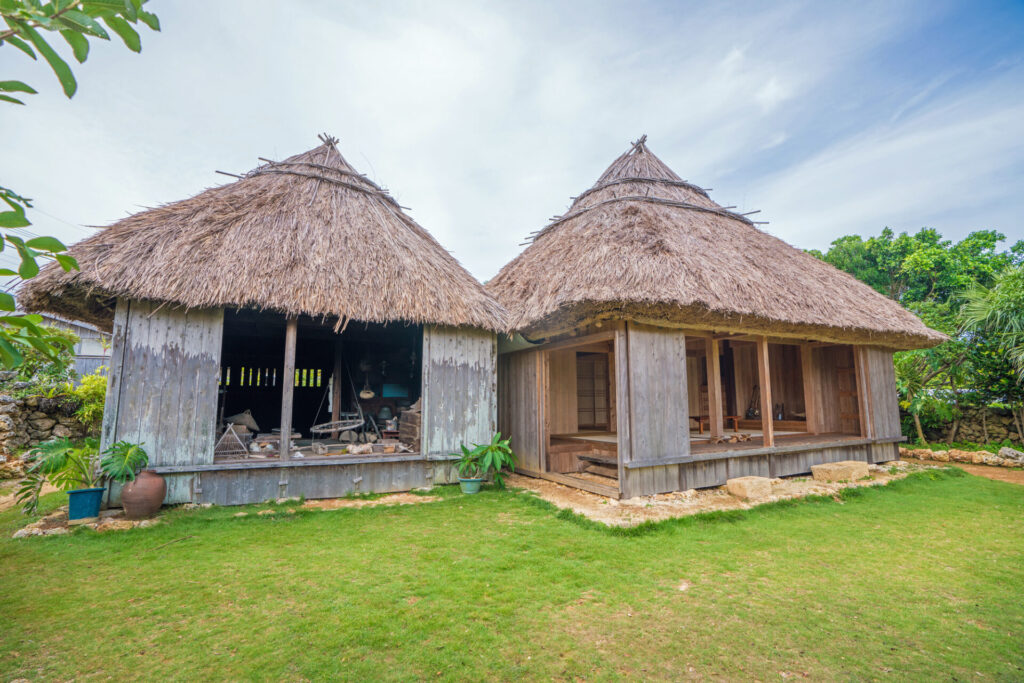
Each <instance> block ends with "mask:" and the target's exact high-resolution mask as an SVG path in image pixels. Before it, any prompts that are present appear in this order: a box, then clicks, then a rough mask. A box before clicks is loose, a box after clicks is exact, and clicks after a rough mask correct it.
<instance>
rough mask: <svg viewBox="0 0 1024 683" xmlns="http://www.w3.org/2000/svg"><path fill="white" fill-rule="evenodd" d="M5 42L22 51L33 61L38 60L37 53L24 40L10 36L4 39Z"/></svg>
mask: <svg viewBox="0 0 1024 683" xmlns="http://www.w3.org/2000/svg"><path fill="white" fill-rule="evenodd" d="M4 42H5V43H10V44H11V45H13V46H14V47H16V48H18V49H19V50H21V51H22V52H24V53H25V54H27V55H28V56H29V57H31V58H32V59H35V58H36V53H35V51H34V50H33V49H32V48H31V46H29V44H28V43H26V42H25V41H24V40H22V39H21V38H19V37H18V36H8V37H7V38H5V39H4Z"/></svg>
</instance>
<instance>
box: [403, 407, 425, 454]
mask: <svg viewBox="0 0 1024 683" xmlns="http://www.w3.org/2000/svg"><path fill="white" fill-rule="evenodd" d="M422 419H423V418H422V415H421V412H420V402H419V401H416V402H415V403H413V404H412V405H411V406H409V407H408V408H406V409H405V410H403V411H402V413H401V415H399V417H398V440H399V441H401V442H402V443H403V444H405V445H406V446H409V447H410V448H411V449H412V451H413V453H419V451H420V434H421V433H422V431H421V429H420V426H421V424H422Z"/></svg>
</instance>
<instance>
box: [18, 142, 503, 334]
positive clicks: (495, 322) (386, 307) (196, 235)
mask: <svg viewBox="0 0 1024 683" xmlns="http://www.w3.org/2000/svg"><path fill="white" fill-rule="evenodd" d="M321 140H323V141H324V143H323V144H322V145H320V146H318V147H316V148H314V149H311V150H310V151H308V152H305V153H303V154H298V155H296V156H293V157H290V158H288V159H286V160H284V161H282V162H269V161H268V162H266V163H264V164H263V165H261V166H259V167H257V168H255V169H254V170H252V171H250V172H249V173H247V174H245V175H244V176H240V177H239V180H237V181H235V182H231V183H228V184H226V185H222V186H220V187H214V188H211V189H208V190H206V191H205V192H202V193H200V194H198V195H196V196H195V197H192V198H190V199H184V200H181V201H177V202H173V203H171V204H166V205H164V206H160V207H157V208H154V209H149V210H147V211H143V212H141V213H137V214H135V215H133V216H129V217H128V218H125V219H123V220H120V221H118V222H117V223H114V224H113V225H111V226H109V227H107V228H105V229H103V230H101V231H100V232H98V233H97V234H95V235H93V236H91V237H89V238H87V239H85V240H82V241H81V242H79V243H77V244H75V245H74V246H72V247H71V250H70V253H71V255H72V256H74V257H75V258H77V259H78V263H79V265H80V266H81V270H80V271H77V272H71V273H64V272H62V271H61V270H60V269H59V268H58V267H56V264H50V265H49V266H48V267H47V268H45V269H43V272H42V273H40V274H39V275H38V276H37V277H36V278H34V279H33V280H30V281H29V282H27V283H25V285H24V286H23V287H22V288H21V291H20V292H19V295H18V298H19V300H20V302H21V304H22V306H24V308H26V309H27V310H30V311H47V312H51V313H56V314H58V315H62V316H66V317H70V318H75V319H79V320H85V321H88V322H93V323H97V324H100V325H103V326H109V324H110V318H111V305H112V304H111V300H112V298H113V297H127V298H132V299H148V300H156V301H166V302H170V303H171V304H177V305H181V306H185V307H189V308H202V307H251V308H257V309H270V310H275V311H279V312H284V313H289V314H306V315H312V316H323V317H334V316H337V317H338V318H340V319H342V320H345V319H353V320H359V321H365V322H377V323H386V322H397V321H405V322H412V323H435V324H446V325H467V326H473V327H481V328H487V329H492V330H497V329H501V328H502V315H503V313H502V310H501V307H500V306H499V305H498V304H497V303H496V302H495V301H494V299H492V298H491V296H490V295H488V294H487V292H486V291H484V288H483V286H482V285H481V284H480V283H479V282H477V280H476V279H475V278H473V276H472V275H470V274H469V273H468V272H467V271H466V270H465V269H464V268H463V267H462V266H461V265H459V263H458V262H457V261H456V260H455V259H454V258H453V257H452V256H451V254H449V253H448V252H447V251H445V249H444V248H442V247H441V245H440V244H438V242H437V241H436V240H435V239H434V238H433V237H431V236H430V234H429V233H428V232H427V231H426V230H424V229H423V228H421V227H420V226H419V225H417V223H416V222H415V221H414V220H412V218H410V217H409V216H407V215H406V214H405V213H404V212H403V211H402V208H401V207H400V206H399V205H398V202H396V201H395V200H394V199H393V198H392V197H391V196H390V195H389V194H387V192H386V191H385V190H383V189H381V188H380V187H379V186H378V185H376V184H375V183H373V182H372V181H370V180H369V179H368V178H366V177H365V176H363V175H361V174H359V173H357V172H356V171H355V170H354V169H353V168H352V166H350V165H349V163H348V162H347V161H345V159H344V158H343V157H342V156H341V154H340V153H339V152H338V149H337V147H336V145H335V141H334V140H333V139H331V138H326V137H321ZM264 161H265V160H264Z"/></svg>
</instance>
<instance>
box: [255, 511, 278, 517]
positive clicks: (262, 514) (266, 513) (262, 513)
mask: <svg viewBox="0 0 1024 683" xmlns="http://www.w3.org/2000/svg"><path fill="white" fill-rule="evenodd" d="M276 512H277V511H276V510H260V511H259V512H257V513H256V514H257V515H260V516H261V517H262V516H265V515H273V514H276Z"/></svg>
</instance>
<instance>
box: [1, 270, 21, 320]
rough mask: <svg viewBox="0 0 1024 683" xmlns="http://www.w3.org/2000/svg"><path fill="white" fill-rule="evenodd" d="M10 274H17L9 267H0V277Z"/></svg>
mask: <svg viewBox="0 0 1024 683" xmlns="http://www.w3.org/2000/svg"><path fill="white" fill-rule="evenodd" d="M11 275H17V273H16V272H14V271H13V270H11V269H10V268H0V277H10V276H11ZM0 310H3V309H0Z"/></svg>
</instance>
